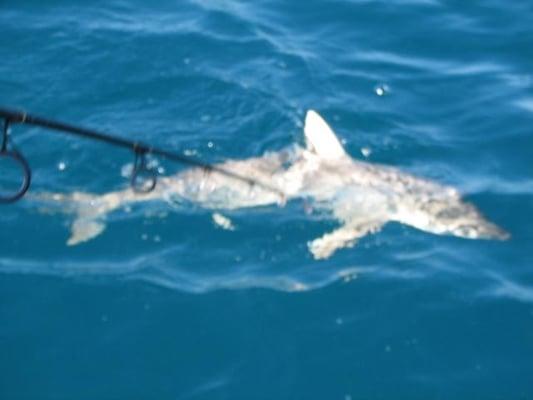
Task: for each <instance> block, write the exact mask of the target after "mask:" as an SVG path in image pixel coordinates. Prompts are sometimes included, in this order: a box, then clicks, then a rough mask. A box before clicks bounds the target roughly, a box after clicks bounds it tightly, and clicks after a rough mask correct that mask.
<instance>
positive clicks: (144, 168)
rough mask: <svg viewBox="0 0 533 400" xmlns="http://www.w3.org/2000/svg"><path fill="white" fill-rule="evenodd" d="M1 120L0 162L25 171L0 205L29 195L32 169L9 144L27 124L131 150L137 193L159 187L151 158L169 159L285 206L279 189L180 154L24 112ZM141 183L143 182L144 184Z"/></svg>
mask: <svg viewBox="0 0 533 400" xmlns="http://www.w3.org/2000/svg"><path fill="white" fill-rule="evenodd" d="M0 118H3V119H4V127H3V131H2V144H1V147H0V159H1V158H6V159H10V160H11V161H14V162H15V163H17V164H18V166H19V167H20V169H21V171H22V183H21V185H20V187H19V189H18V190H17V191H16V192H15V193H13V194H11V195H7V196H4V195H0V203H13V202H15V201H17V200H20V199H21V198H22V197H24V195H25V194H26V192H27V191H28V189H29V187H30V184H31V168H30V166H29V164H28V162H27V161H26V159H25V158H24V156H23V155H22V153H20V152H19V151H18V150H16V149H15V147H14V146H13V145H12V144H10V143H9V134H8V129H9V126H10V125H11V124H26V125H35V126H39V127H42V128H47V129H50V130H55V131H59V132H62V133H66V134H70V135H75V136H79V137H84V138H87V139H92V140H96V141H100V142H104V143H108V144H110V145H113V146H116V147H122V148H126V149H129V150H131V151H132V152H133V153H134V157H135V158H134V163H133V171H132V173H131V179H130V186H131V188H132V189H133V191H135V192H137V193H141V194H142V193H149V192H151V191H153V190H154V189H155V187H156V186H157V174H156V173H155V170H154V169H152V168H150V167H149V165H148V164H147V162H146V156H147V155H148V154H151V155H156V156H160V157H163V158H165V159H168V160H170V161H174V162H178V163H180V164H185V165H189V166H192V167H198V168H202V169H203V170H204V171H205V172H206V173H210V172H217V173H219V174H222V175H225V176H227V177H229V178H233V179H235V180H238V181H241V182H244V183H247V184H248V185H250V186H251V187H254V186H258V187H261V188H263V189H266V190H268V191H270V192H273V193H275V194H277V195H278V196H280V202H281V203H283V202H284V200H285V195H284V194H283V192H281V191H280V190H279V189H277V188H275V187H273V186H271V185H269V184H266V183H264V182H260V181H258V180H256V179H252V178H248V177H246V176H243V175H240V174H238V173H235V172H233V171H230V170H227V169H225V168H223V167H220V166H217V165H213V164H209V163H206V162H203V161H200V160H197V159H194V158H192V157H187V156H184V155H181V154H178V153H174V152H171V151H168V150H164V149H161V148H158V147H154V146H151V145H149V144H146V143H142V142H138V141H131V140H127V139H124V138H122V137H119V136H115V135H110V134H107V133H102V132H98V131H95V130H92V129H88V128H84V127H80V126H77V125H71V124H68V123H64V122H60V121H57V120H52V119H47V118H42V117H38V116H36V115H32V114H28V113H26V112H23V111H15V110H10V109H6V108H2V107H0ZM141 181H142V182H141Z"/></svg>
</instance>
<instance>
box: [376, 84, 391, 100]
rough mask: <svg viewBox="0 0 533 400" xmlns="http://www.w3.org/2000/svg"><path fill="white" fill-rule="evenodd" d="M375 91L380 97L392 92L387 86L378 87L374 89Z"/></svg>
mask: <svg viewBox="0 0 533 400" xmlns="http://www.w3.org/2000/svg"><path fill="white" fill-rule="evenodd" d="M374 91H375V92H376V94H377V95H378V96H380V97H381V96H384V95H385V94H387V93H388V92H389V91H390V88H389V86H388V85H385V84H381V85H378V86H376V87H375V88H374Z"/></svg>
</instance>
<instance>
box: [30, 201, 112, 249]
mask: <svg viewBox="0 0 533 400" xmlns="http://www.w3.org/2000/svg"><path fill="white" fill-rule="evenodd" d="M32 197H34V198H35V199H36V200H38V201H40V202H43V203H44V207H42V208H41V209H43V210H46V211H48V210H49V208H48V207H49V206H50V205H52V204H53V206H54V207H53V208H52V210H53V209H54V208H59V211H61V212H62V213H65V214H72V215H73V216H74V219H73V221H72V224H71V226H70V236H69V238H68V239H67V245H68V246H75V245H77V244H80V243H83V242H86V241H88V240H91V239H93V238H95V237H96V236H98V235H99V234H101V233H102V232H103V231H104V230H105V227H106V225H105V217H106V214H107V213H108V212H110V211H111V210H113V209H114V208H116V204H114V202H113V201H110V200H112V199H108V198H107V196H105V195H104V196H97V195H93V194H90V193H81V192H74V193H72V194H61V193H40V194H38V195H35V196H32Z"/></svg>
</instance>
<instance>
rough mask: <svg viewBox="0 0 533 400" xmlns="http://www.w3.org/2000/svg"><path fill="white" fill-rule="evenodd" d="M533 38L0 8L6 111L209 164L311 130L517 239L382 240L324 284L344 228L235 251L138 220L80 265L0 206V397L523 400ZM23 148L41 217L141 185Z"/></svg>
mask: <svg viewBox="0 0 533 400" xmlns="http://www.w3.org/2000/svg"><path fill="white" fill-rule="evenodd" d="M532 21H533V3H532V2H531V1H527V0H526V1H521V0H515V1H509V2H508V1H503V0H485V1H468V2H465V1H452V0H394V1H371V0H366V1H365V0H334V1H306V2H297V1H281V0H272V1H254V2H244V1H222V0H220V1H215V0H213V1H208V0H184V1H177V2H173V1H167V0H157V1H153V2H151V3H150V4H148V3H147V2H141V1H120V0H110V1H94V2H81V1H80V2H67V1H64V0H53V1H47V2H40V1H29V0H28V1H9V0H8V1H4V2H2V3H1V4H0V43H1V45H0V60H1V62H0V105H2V106H9V107H13V108H21V109H25V110H27V111H29V112H34V113H36V114H38V115H42V116H47V117H50V118H57V119H60V120H64V121H68V122H72V123H77V124H80V125H83V126H87V127H92V128H95V129H99V130H103V131H109V132H113V133H116V134H119V135H121V136H124V137H128V138H130V139H135V140H142V141H145V142H148V143H152V144H154V145H157V146H161V147H165V148H168V149H173V150H175V151H177V152H180V153H186V154H194V155H195V156H197V157H199V158H201V159H203V160H205V161H207V162H219V161H223V160H226V159H229V158H246V157H251V156H258V155H261V154H263V153H264V152H265V151H268V150H278V149H281V148H283V147H285V146H288V145H290V144H292V143H295V142H296V143H302V142H303V138H302V121H303V118H304V115H305V111H306V110H307V109H310V108H313V109H316V110H318V111H319V112H320V113H321V114H322V115H324V117H325V118H326V119H327V120H328V121H330V123H331V125H332V126H333V128H334V129H335V130H336V132H337V133H338V135H339V137H340V138H341V139H342V141H343V143H344V145H345V147H346V149H347V151H348V152H349V153H350V154H351V155H352V156H353V157H355V158H359V159H364V160H367V161H369V162H376V163H384V164H389V165H393V166H396V167H398V168H401V169H403V170H405V171H408V172H411V173H414V174H417V175H420V176H425V177H428V178H431V179H434V180H436V181H438V182H442V183H445V184H450V185H453V186H455V187H457V188H458V189H459V190H460V191H461V192H462V193H464V195H465V197H466V198H467V199H468V200H469V201H471V202H473V203H475V204H476V205H477V206H478V207H479V208H480V210H481V211H482V212H483V213H484V214H485V215H487V216H488V217H489V219H491V220H492V221H494V222H496V223H497V224H499V225H501V226H503V227H504V228H505V229H507V230H508V231H509V232H510V233H511V234H512V238H511V240H509V241H506V242H491V241H471V240H463V239H458V238H453V237H446V236H435V235H430V234H427V233H424V232H421V231H417V230H415V229H413V228H410V227H406V226H403V225H399V224H392V223H391V224H389V225H387V226H386V227H385V228H384V229H383V230H382V231H381V232H379V233H377V234H375V235H372V236H367V237H365V238H363V239H362V240H361V241H360V242H359V243H358V245H357V246H356V247H354V248H352V249H344V250H341V251H339V252H338V253H336V254H335V255H334V256H333V257H331V258H330V259H328V260H326V261H315V260H313V259H312V257H311V256H310V254H309V252H308V250H307V245H306V243H307V242H308V241H309V240H312V239H314V238H316V237H319V236H321V235H322V234H323V233H325V232H327V231H330V230H332V229H333V228H334V227H335V222H334V221H332V220H330V219H327V218H323V217H321V216H315V215H311V216H310V215H307V214H306V212H305V210H304V207H302V204H299V203H296V202H295V203H289V204H287V205H286V206H285V207H283V208H279V207H276V206H272V207H264V208H258V209H253V210H239V211H235V212H231V213H226V215H227V216H228V217H230V218H231V219H232V221H233V223H234V224H235V225H236V230H235V231H226V230H222V229H220V228H218V227H216V226H215V225H214V224H213V222H212V219H211V213H210V212H209V211H206V210H202V209H200V208H198V207H196V206H195V205H190V206H189V207H184V208H181V209H179V210H178V209H175V208H173V207H172V206H171V205H169V204H166V203H145V204H141V205H138V206H135V207H133V208H132V209H131V210H120V211H117V212H115V213H113V214H112V215H111V216H110V218H109V221H108V226H107V229H106V231H105V232H104V233H103V234H102V235H100V236H99V237H97V238H96V239H95V240H93V241H90V242H87V243H84V244H82V245H79V246H74V247H69V246H66V245H65V242H66V239H67V237H68V226H69V224H70V223H71V217H70V216H69V215H65V214H63V213H57V212H55V213H50V212H42V210H39V209H38V207H37V206H36V205H35V203H34V202H32V201H31V200H29V199H24V200H22V201H20V202H18V203H15V204H11V205H1V206H0V398H2V399H5V400H9V399H339V400H349V399H353V400H355V399H532V398H533V265H532V262H531V251H532V245H533V241H532V239H533V225H532V217H533V24H532ZM11 139H12V141H13V143H14V144H16V146H17V148H18V149H19V150H20V151H21V152H22V153H23V154H24V155H25V156H26V158H27V159H28V160H29V162H30V164H31V167H32V170H33V174H34V176H33V184H32V187H31V189H30V192H31V193H38V192H42V191H56V192H67V193H68V192H72V191H75V190H78V191H79V190H81V191H91V192H99V193H103V192H106V191H110V190H117V189H120V188H122V187H124V186H125V185H127V179H126V178H125V175H127V169H128V167H130V166H131V163H132V161H133V156H132V154H130V153H129V152H128V151H124V150H121V149H116V148H113V147H110V146H107V145H104V144H99V143H94V142H90V141H86V140H81V139H77V138H73V137H69V136H66V135H60V134H57V133H54V132H50V131H45V130H43V129H39V128H35V127H31V126H13V127H12V129H11ZM363 153H364V154H363ZM156 161H157V162H159V164H158V165H159V167H160V168H162V169H164V171H165V172H166V173H173V172H176V171H179V170H180V169H181V168H182V167H181V166H178V165H175V164H171V163H168V162H165V161H164V160H156ZM4 173H6V172H5V165H4V171H2V170H1V169H0V174H4Z"/></svg>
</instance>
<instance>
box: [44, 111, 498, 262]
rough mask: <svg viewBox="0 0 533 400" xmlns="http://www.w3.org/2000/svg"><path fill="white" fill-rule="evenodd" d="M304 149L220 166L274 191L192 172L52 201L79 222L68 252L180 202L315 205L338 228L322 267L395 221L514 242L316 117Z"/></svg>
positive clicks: (321, 251)
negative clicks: (128, 220) (363, 153)
mask: <svg viewBox="0 0 533 400" xmlns="http://www.w3.org/2000/svg"><path fill="white" fill-rule="evenodd" d="M304 133H305V146H304V147H302V146H298V145H294V146H292V147H290V148H287V149H285V150H282V151H279V152H270V153H266V154H265V155H263V156H261V157H256V158H250V159H245V160H229V161H226V162H224V163H222V164H220V165H219V166H220V167H222V168H224V169H225V170H228V171H231V172H235V173H238V174H240V175H243V176H246V177H249V178H252V179H254V180H257V181H259V182H262V183H266V184H268V185H269V186H270V187H274V188H276V189H277V190H279V192H281V193H283V194H284V198H283V199H281V198H280V195H279V194H278V193H276V192H274V191H271V190H268V189H267V188H263V187H262V186H253V187H252V186H250V185H249V184H248V183H246V182H241V181H239V180H236V179H234V178H231V177H228V176H225V175H222V174H220V173H217V172H210V173H209V174H206V172H205V171H204V170H201V169H198V168H192V169H189V170H186V171H184V172H181V173H179V174H176V175H174V176H171V177H165V178H160V180H159V181H158V185H157V188H156V190H154V191H153V192H150V193H148V194H145V195H139V194H137V193H135V192H133V191H132V190H131V189H126V190H122V191H116V192H110V193H107V194H103V195H93V194H88V193H79V192H75V193H72V194H68V195H67V194H55V195H51V196H52V198H53V199H54V200H58V201H67V202H68V203H69V204H70V205H71V210H73V212H75V214H76V217H75V219H74V222H73V224H72V227H71V235H70V237H69V239H68V242H67V244H69V245H75V244H78V243H81V242H84V241H87V240H89V239H92V238H94V237H95V236H97V235H98V234H100V233H101V232H102V231H103V230H104V228H105V216H106V215H107V214H108V213H110V212H112V211H113V210H115V209H117V208H119V207H123V206H125V205H127V204H131V203H135V202H139V201H148V200H165V199H171V198H174V199H176V198H177V199H179V200H183V201H187V202H193V203H195V204H198V205H200V206H201V207H204V208H207V209H212V210H215V211H221V210H232V209H238V208H250V207H259V206H266V205H271V204H276V203H280V202H284V201H290V200H292V199H296V198H303V199H308V200H312V201H313V204H314V206H315V207H316V208H318V209H321V210H324V211H326V212H328V213H329V214H330V215H331V216H332V218H334V219H336V220H337V221H338V222H339V224H340V225H339V227H338V228H337V229H335V230H334V231H333V232H329V233H326V234H325V235H323V236H322V237H320V238H317V239H314V240H312V241H310V242H309V243H308V247H309V250H310V251H311V253H312V255H313V256H314V258H316V259H325V258H328V257H330V256H331V255H332V254H333V253H334V252H335V251H336V250H338V249H341V248H344V247H351V246H353V245H354V244H355V243H356V242H357V240H358V239H360V238H361V237H363V236H365V235H367V234H370V233H374V232H377V231H379V230H380V229H381V227H382V226H383V225H385V224H386V223H387V222H389V221H396V222H400V223H402V224H406V225H409V226H412V227H415V228H418V229H421V230H423V231H426V232H430V233H434V234H447V235H454V236H458V237H462V238H469V239H500V240H503V239H507V238H508V237H509V234H508V233H507V232H505V231H504V230H503V229H501V228H499V227H498V226H496V225H495V224H493V223H491V222H489V221H488V220H486V219H485V218H484V217H483V216H482V215H481V213H480V212H479V211H478V210H477V209H476V208H475V207H474V206H473V205H472V204H469V203H467V202H465V201H463V200H462V199H461V196H460V194H459V193H458V191H457V190H456V189H454V188H452V187H449V186H444V185H441V184H438V183H436V182H433V181H430V180H427V179H423V178H419V177H415V176H413V175H410V174H407V173H404V172H402V171H400V170H398V169H396V168H393V167H389V166H384V165H377V164H370V163H366V162H362V161H359V160H355V159H353V158H352V157H350V156H349V155H348V154H347V153H346V151H345V150H344V148H343V146H342V145H341V143H340V141H339V140H338V138H337V136H336V135H335V134H334V132H333V130H332V129H331V128H330V127H329V125H328V124H327V123H326V122H325V121H324V120H323V119H322V117H320V115H319V114H318V113H316V112H315V111H312V110H310V111H308V112H307V115H306V118H305V127H304Z"/></svg>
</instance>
